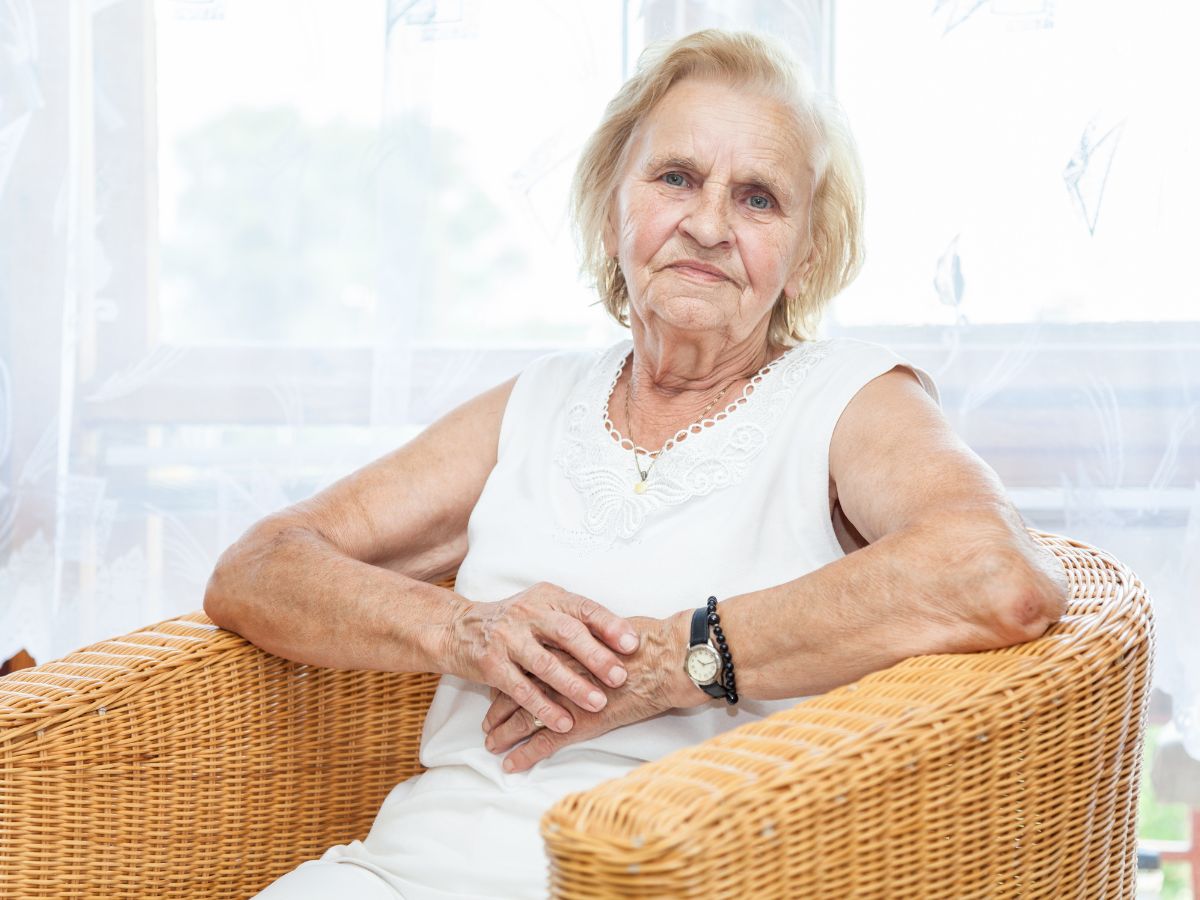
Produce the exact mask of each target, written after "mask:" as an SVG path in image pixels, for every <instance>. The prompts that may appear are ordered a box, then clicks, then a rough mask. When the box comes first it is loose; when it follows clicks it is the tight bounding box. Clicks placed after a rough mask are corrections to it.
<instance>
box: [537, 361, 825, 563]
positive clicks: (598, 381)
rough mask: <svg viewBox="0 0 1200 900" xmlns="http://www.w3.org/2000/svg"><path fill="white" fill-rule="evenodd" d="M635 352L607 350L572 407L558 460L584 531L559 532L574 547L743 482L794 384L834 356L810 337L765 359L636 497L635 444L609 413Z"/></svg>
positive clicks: (608, 540) (665, 458) (630, 531)
mask: <svg viewBox="0 0 1200 900" xmlns="http://www.w3.org/2000/svg"><path fill="white" fill-rule="evenodd" d="M631 346H632V341H629V340H626V341H622V342H621V343H619V344H616V345H615V346H613V347H611V348H609V349H608V350H607V351H605V352H604V353H603V354H601V356H600V358H599V359H598V360H597V362H596V363H595V364H594V365H593V366H592V367H591V368H590V369H589V370H588V372H587V374H586V375H585V376H584V377H583V378H582V379H581V380H580V382H579V385H578V386H577V387H576V388H575V390H574V391H573V392H572V394H571V397H570V400H569V401H568V404H567V415H566V423H567V427H566V431H565V432H564V433H563V434H560V436H559V439H558V444H557V447H556V448H555V454H554V459H555V462H556V463H557V464H558V466H559V467H560V468H561V469H562V470H563V473H564V474H565V475H566V477H567V479H568V480H569V481H570V482H571V484H572V486H573V487H574V488H575V490H576V491H578V492H579V494H580V496H581V497H582V499H583V505H584V515H583V519H582V521H581V522H580V525H581V527H580V528H576V529H569V528H565V527H563V526H562V525H561V524H560V525H558V526H556V528H555V536H556V537H557V539H558V540H560V541H561V542H563V543H564V544H567V545H570V546H576V547H601V546H608V545H611V544H613V543H615V542H617V541H628V540H631V539H633V538H634V536H635V535H636V534H637V532H638V531H639V530H640V529H641V528H642V526H643V525H644V524H645V522H646V520H647V519H648V518H649V517H651V516H652V515H653V514H654V513H655V512H656V511H658V510H660V509H663V508H665V507H668V506H677V505H678V504H680V503H683V502H684V501H686V500H688V499H690V498H692V497H702V496H705V495H707V494H711V493H712V492H713V491H715V490H718V489H720V488H725V487H729V486H730V485H734V484H737V483H738V482H740V481H741V480H742V479H743V478H745V476H746V473H747V471H749V468H750V464H751V463H752V462H753V460H754V458H755V457H756V456H758V455H759V454H760V453H761V452H762V451H763V448H765V447H766V445H767V443H768V441H769V440H770V438H771V435H772V434H773V433H774V431H775V429H776V426H777V425H778V423H779V420H780V418H781V415H782V413H783V411H784V408H785V407H786V405H787V403H788V400H789V398H790V397H791V395H792V393H793V391H794V390H795V388H796V385H798V384H799V383H800V382H801V381H803V380H804V378H805V376H806V375H807V374H808V372H809V371H810V370H811V369H812V368H813V366H815V365H816V364H817V363H818V362H820V361H821V360H822V359H824V358H825V357H826V356H827V355H828V354H829V351H830V347H829V342H828V341H808V342H806V343H803V344H798V345H797V346H795V347H792V348H791V349H789V350H788V351H787V352H785V353H784V354H783V355H782V356H780V357H779V358H778V359H775V360H772V361H771V362H769V363H767V365H765V366H763V367H762V368H761V369H760V370H759V371H758V373H757V374H756V375H755V376H754V377H753V378H752V379H751V380H750V382H749V384H747V385H746V386H745V387H744V388H743V389H742V395H741V396H740V397H738V398H737V399H736V400H735V401H733V402H732V403H730V404H728V405H727V406H725V408H724V409H722V410H720V411H719V412H718V413H717V414H716V415H714V416H712V417H710V418H706V419H704V420H703V421H701V422H698V423H696V424H695V425H692V426H689V427H688V428H683V429H680V431H679V432H678V433H677V434H676V436H675V438H674V439H672V441H668V443H667V445H666V446H667V448H668V449H667V450H666V452H664V453H661V454H659V455H658V457H657V461H656V462H655V463H654V470H653V472H652V473H651V475H650V478H649V480H648V481H647V482H646V491H645V492H644V493H641V494H638V493H635V492H634V490H633V485H634V482H635V481H636V480H637V477H638V476H637V470H636V467H635V466H634V461H633V456H632V454H633V452H634V451H633V450H632V449H630V448H632V447H633V444H632V442H631V441H630V440H629V439H628V438H622V437H621V435H620V433H619V432H617V430H616V429H615V428H614V427H613V424H612V420H611V419H609V418H608V414H607V411H608V401H609V399H610V398H611V396H612V392H613V390H614V389H615V387H616V384H617V380H618V379H619V378H620V374H621V371H622V370H623V369H624V367H625V363H626V357H627V355H628V353H629V350H630V347H631ZM618 441H619V442H618ZM639 449H642V448H639Z"/></svg>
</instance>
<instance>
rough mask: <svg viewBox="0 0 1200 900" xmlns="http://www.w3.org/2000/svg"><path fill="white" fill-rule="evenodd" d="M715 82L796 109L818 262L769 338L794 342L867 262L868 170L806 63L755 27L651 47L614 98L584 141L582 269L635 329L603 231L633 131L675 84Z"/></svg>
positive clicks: (575, 214) (776, 313)
mask: <svg viewBox="0 0 1200 900" xmlns="http://www.w3.org/2000/svg"><path fill="white" fill-rule="evenodd" d="M686 78H712V79H718V80H721V81H723V82H725V83H727V84H729V85H731V86H735V87H745V88H748V89H751V90H755V91H757V92H759V93H763V94H766V95H767V96H769V97H772V98H774V99H777V100H778V101H780V102H781V103H782V104H783V105H784V106H785V107H786V108H788V109H789V110H791V111H792V112H793V113H794V117H795V121H796V124H797V128H798V130H799V132H800V137H801V139H802V141H803V144H804V146H805V147H806V148H807V149H808V159H807V160H805V163H806V165H808V166H810V167H811V168H812V170H813V176H814V179H815V189H814V192H813V205H812V221H811V228H812V238H813V247H814V256H813V266H812V269H811V270H810V272H809V277H808V278H807V280H806V281H805V283H804V285H803V286H802V288H801V290H800V293H799V295H798V296H796V297H790V298H789V297H784V296H783V294H782V293H781V294H780V296H779V298H778V300H777V301H776V303H775V308H774V309H773V310H772V313H771V324H770V333H769V335H768V340H769V341H771V343H773V344H778V345H783V346H792V345H794V344H796V343H797V342H799V341H803V340H807V339H809V338H811V337H813V335H814V333H815V329H816V326H817V323H818V322H819V321H820V318H821V314H822V312H823V311H824V309H825V306H826V305H827V304H828V302H829V301H830V300H831V299H832V298H833V297H834V296H836V295H837V294H838V293H839V292H840V291H841V290H842V289H843V288H845V287H846V286H847V285H848V284H850V282H851V281H853V280H854V278H855V276H856V275H857V274H858V271H859V269H860V268H861V267H862V262H863V244H862V233H861V228H862V207H863V184H862V169H861V166H860V164H859V159H858V152H857V150H856V149H855V146H854V138H853V136H852V135H851V134H850V129H849V127H848V125H847V123H846V121H845V118H844V116H843V115H842V112H841V109H840V108H839V107H838V106H837V104H836V103H835V101H833V99H832V98H830V97H828V96H827V95H824V94H821V93H819V92H817V91H816V90H815V88H814V87H813V84H812V79H811V77H810V76H809V75H808V73H807V71H806V70H805V69H804V67H803V66H802V65H801V64H800V63H799V62H798V61H797V60H796V59H795V58H794V57H793V56H792V55H791V54H790V53H789V52H788V51H787V50H785V49H784V48H783V47H782V46H780V45H778V44H776V43H774V42H773V41H770V40H768V39H767V38H764V37H761V36H759V35H756V34H752V33H749V32H728V31H722V30H719V29H708V30H705V31H698V32H696V33H695V34H689V35H687V36H686V37H683V38H680V39H679V40H677V41H675V42H674V43H670V44H668V43H666V42H661V43H659V44H654V45H651V46H650V47H647V48H646V51H645V52H644V53H643V54H642V55H641V58H640V59H639V60H638V69H637V73H636V74H635V75H634V76H633V77H632V78H630V79H629V80H628V81H627V82H625V84H624V85H623V86H622V87H621V89H620V91H618V92H617V95H616V96H615V97H613V99H612V100H611V101H610V102H609V104H608V107H607V109H606V110H605V112H604V118H603V119H602V120H601V122H600V125H599V126H598V127H597V128H596V130H595V131H594V132H593V133H592V136H591V137H590V138H589V139H588V142H587V144H586V145H585V146H584V149H583V154H582V156H581V157H580V159H579V164H578V165H577V166H576V168H575V177H574V180H573V181H572V184H571V217H572V220H573V221H574V225H575V229H576V232H577V237H578V239H579V243H580V249H581V252H582V257H583V259H582V264H581V269H582V271H583V272H584V274H585V275H587V276H589V277H590V278H591V279H593V280H594V283H595V284H596V287H597V289H598V290H599V291H600V299H601V302H603V304H604V307H605V309H607V310H608V312H609V314H610V315H611V316H612V317H613V318H614V319H616V320H617V321H618V322H619V323H621V324H622V325H624V326H626V327H628V326H629V291H628V288H627V286H626V284H625V278H624V275H623V274H622V273H621V270H620V267H619V266H618V264H617V261H616V260H615V259H611V258H610V257H609V256H608V254H607V253H606V252H605V249H604V228H605V224H606V222H607V220H608V216H609V213H610V211H611V205H612V203H613V201H614V198H615V196H616V189H617V186H618V180H619V179H620V177H621V172H622V170H623V168H624V165H625V161H626V159H625V157H626V154H627V152H628V148H629V142H630V137H631V136H632V134H633V132H634V129H635V128H636V127H637V124H638V123H639V122H640V121H641V120H642V118H643V117H644V116H645V115H646V114H647V113H648V112H650V110H651V109H653V108H654V106H655V104H657V103H658V102H659V100H661V99H662V98H663V96H664V95H665V94H666V93H667V91H668V90H669V89H670V88H671V86H672V85H674V84H676V83H677V82H680V81H682V80H684V79H686Z"/></svg>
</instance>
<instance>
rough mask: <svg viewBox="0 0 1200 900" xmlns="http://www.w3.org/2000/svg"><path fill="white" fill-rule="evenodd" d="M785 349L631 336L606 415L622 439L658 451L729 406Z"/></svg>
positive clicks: (757, 343)
mask: <svg viewBox="0 0 1200 900" xmlns="http://www.w3.org/2000/svg"><path fill="white" fill-rule="evenodd" d="M784 349H785V348H783V347H775V346H773V345H770V344H769V343H767V342H766V340H765V339H764V338H761V337H760V338H759V339H757V340H754V341H745V342H742V343H740V344H737V345H732V346H731V345H724V346H717V345H714V344H704V343H701V342H687V343H682V342H678V341H671V342H668V341H662V340H658V341H656V340H653V339H647V338H646V337H645V336H639V335H638V334H637V333H636V332H635V334H634V345H633V358H632V360H630V361H629V362H627V363H626V365H625V368H624V369H623V370H622V372H621V378H620V379H619V381H618V383H617V385H616V386H615V387H614V389H613V393H612V397H611V400H610V403H609V416H610V418H612V420H613V422H614V424H615V425H616V427H617V430H618V431H620V432H621V433H622V434H623V435H624V436H625V437H628V438H630V439H631V440H633V441H634V442H635V443H637V444H639V445H641V446H642V447H645V448H647V449H649V450H657V449H658V448H659V447H661V446H662V445H663V444H664V443H665V442H666V441H667V440H668V439H669V438H671V437H673V436H674V435H675V434H676V433H678V432H679V431H680V430H681V429H684V428H687V427H688V426H689V425H691V424H693V423H694V422H697V421H700V420H701V419H702V418H711V417H713V416H714V415H716V413H718V412H719V411H720V410H722V409H724V408H725V407H726V406H728V405H729V404H730V403H733V402H734V401H735V400H736V399H737V398H738V397H739V396H740V395H741V393H742V391H743V390H744V389H745V386H746V384H747V383H748V382H749V381H750V379H752V378H753V377H754V376H755V375H756V374H757V373H758V371H759V370H760V369H761V368H762V367H763V366H765V365H766V364H767V363H769V362H771V361H772V360H773V359H775V358H777V357H778V356H779V355H780V354H781V353H783V351H784ZM618 410H619V411H620V415H619V416H618V415H616V414H617V413H618ZM626 410H628V413H626Z"/></svg>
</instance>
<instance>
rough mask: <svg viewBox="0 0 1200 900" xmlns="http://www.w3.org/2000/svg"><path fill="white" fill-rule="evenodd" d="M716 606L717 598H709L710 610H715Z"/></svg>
mask: <svg viewBox="0 0 1200 900" xmlns="http://www.w3.org/2000/svg"><path fill="white" fill-rule="evenodd" d="M716 605H717V598H716V597H709V598H708V607H709V609H712V608H713V607H714V606H716Z"/></svg>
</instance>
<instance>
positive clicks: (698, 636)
mask: <svg viewBox="0 0 1200 900" xmlns="http://www.w3.org/2000/svg"><path fill="white" fill-rule="evenodd" d="M707 643H708V608H707V607H705V606H701V607H700V608H699V609H697V610H696V611H695V612H694V613H692V636H691V640H689V641H688V646H689V647H695V646H696V645H697V644H707ZM692 684H695V685H696V687H698V688H700V690H702V691H704V693H706V694H708V696H710V697H715V698H716V699H718V700H720V699H723V698H724V697H725V686H724V685H723V684H721V681H720V679H718V680H717V681H714V682H713V683H712V684H697V683H696V682H695V681H694V680H693V681H692Z"/></svg>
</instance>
